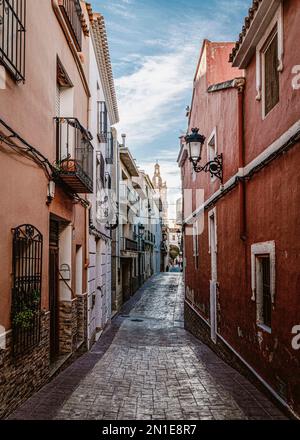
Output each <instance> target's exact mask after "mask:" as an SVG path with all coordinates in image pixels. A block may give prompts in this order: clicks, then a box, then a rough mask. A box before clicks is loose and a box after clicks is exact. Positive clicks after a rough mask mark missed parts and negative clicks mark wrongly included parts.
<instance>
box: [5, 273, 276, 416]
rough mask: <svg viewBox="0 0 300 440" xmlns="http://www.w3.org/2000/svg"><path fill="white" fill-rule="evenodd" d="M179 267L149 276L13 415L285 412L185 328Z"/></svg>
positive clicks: (158, 414) (256, 413) (270, 414)
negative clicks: (89, 343)
mask: <svg viewBox="0 0 300 440" xmlns="http://www.w3.org/2000/svg"><path fill="white" fill-rule="evenodd" d="M181 287H182V286H181V275H180V274H175V273H174V274H173V273H172V274H161V275H158V276H156V277H154V278H152V279H151V280H149V281H148V282H147V283H146V284H145V286H144V287H143V288H142V289H141V290H140V291H139V292H138V293H137V295H136V297H135V299H134V300H132V301H131V303H129V304H127V306H126V307H125V309H124V311H123V315H120V316H118V317H116V318H115V319H114V320H113V323H112V326H111V327H110V328H109V329H108V330H107V331H106V332H105V334H104V335H103V336H102V338H101V339H100V340H99V341H98V342H97V343H96V344H95V346H94V347H93V349H92V351H91V352H90V353H86V354H84V355H83V356H82V357H81V358H80V359H78V360H77V361H76V362H75V363H73V364H72V365H71V366H70V367H69V368H68V369H66V370H65V371H64V372H62V373H61V374H60V375H59V376H58V377H56V378H55V379H54V380H53V381H52V382H51V383H50V384H48V385H47V386H45V387H44V388H43V389H42V390H41V391H39V392H38V393H37V394H35V395H34V396H33V397H32V398H31V399H29V400H28V401H27V402H26V403H25V404H24V405H23V406H22V407H21V408H20V409H19V410H17V411H16V412H15V413H14V414H12V415H11V417H10V418H11V419H86V420H87V419H92V420H95V419H97V420H99V419H106V420H108V419H109V420H114V419H121V420H122V419H123V420H127V419H142V420H145V419H154V420H155V419H161V420H163V419H168V420H172V419H181V420H189V419H200V420H206V419H207V420H213V419H218V420H224V419H231V420H232V419H243V420H245V419H284V418H285V417H284V415H283V414H282V413H281V412H280V411H279V410H278V409H277V408H276V407H275V406H274V405H273V404H272V403H271V402H270V401H269V400H268V399H267V398H266V397H265V396H264V395H263V394H261V393H260V392H259V391H258V390H257V389H256V388H255V387H254V386H253V385H252V384H251V383H249V382H248V380H246V379H245V378H244V377H243V376H241V375H240V374H239V373H238V372H237V371H235V370H234V369H232V368H231V367H229V366H228V365H226V364H225V363H224V362H223V361H222V360H220V359H219V358H218V357H217V356H216V355H215V354H214V353H213V352H212V351H211V350H210V349H209V348H208V347H206V346H205V345H203V344H201V343H200V342H199V341H197V340H196V339H195V338H194V337H193V336H192V335H190V334H189V333H188V332H186V331H185V330H184V328H183V296H182V292H183V289H182V288H181Z"/></svg>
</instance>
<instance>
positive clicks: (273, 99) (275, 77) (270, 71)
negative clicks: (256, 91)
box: [265, 33, 279, 115]
mask: <svg viewBox="0 0 300 440" xmlns="http://www.w3.org/2000/svg"><path fill="white" fill-rule="evenodd" d="M278 102H279V72H278V34H277V33H276V34H275V36H274V38H273V40H272V42H271V43H270V45H269V46H268V48H267V49H266V51H265V114H266V115H267V114H268V113H269V112H270V111H271V110H272V108H273V107H275V105H276V104H277V103H278Z"/></svg>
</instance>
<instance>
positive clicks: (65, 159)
mask: <svg viewBox="0 0 300 440" xmlns="http://www.w3.org/2000/svg"><path fill="white" fill-rule="evenodd" d="M91 139H92V136H91V134H90V133H89V132H88V131H87V130H86V129H85V128H84V127H83V126H82V125H81V124H80V122H79V121H78V119H76V118H56V141H57V144H56V145H57V146H56V148H57V161H56V168H57V174H58V175H59V177H60V179H61V180H62V181H63V182H64V183H65V184H66V185H67V186H68V187H69V188H70V189H71V190H72V191H74V192H76V193H79V194H83V193H85V194H86V193H92V192H93V160H94V152H93V150H94V149H93V146H92V144H91Z"/></svg>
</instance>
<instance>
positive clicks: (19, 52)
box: [0, 0, 26, 81]
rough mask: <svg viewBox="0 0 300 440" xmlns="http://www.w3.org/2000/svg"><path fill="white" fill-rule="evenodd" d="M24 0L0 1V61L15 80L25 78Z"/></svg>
mask: <svg viewBox="0 0 300 440" xmlns="http://www.w3.org/2000/svg"><path fill="white" fill-rule="evenodd" d="M25 21H26V1H25V0H18V1H15V0H1V1H0V63H2V64H4V66H5V67H6V68H7V69H8V70H9V71H10V73H11V74H12V75H13V77H14V78H15V79H16V81H24V80H25V35H26V31H25Z"/></svg>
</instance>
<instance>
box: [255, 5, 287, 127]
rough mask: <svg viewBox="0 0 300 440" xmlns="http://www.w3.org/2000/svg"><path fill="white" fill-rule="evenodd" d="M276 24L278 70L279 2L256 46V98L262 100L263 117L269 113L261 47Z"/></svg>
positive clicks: (281, 46) (280, 39)
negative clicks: (266, 103) (267, 110)
mask: <svg viewBox="0 0 300 440" xmlns="http://www.w3.org/2000/svg"><path fill="white" fill-rule="evenodd" d="M276 25H277V36H278V72H282V71H283V56H284V40H283V5H282V3H280V5H279V7H278V9H277V11H276V13H275V15H274V18H273V20H272V21H271V23H270V24H269V26H268V28H267V30H266V32H265V33H264V35H263V37H262V38H261V40H260V42H259V44H258V45H257V47H256V91H257V95H256V100H257V101H262V118H263V119H265V118H266V117H267V116H268V115H269V113H270V112H269V113H268V114H267V115H266V114H265V79H264V59H265V57H264V53H263V48H264V46H265V44H266V42H267V40H268V39H269V38H270V35H271V33H272V31H273V29H274V27H275V26H276Z"/></svg>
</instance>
